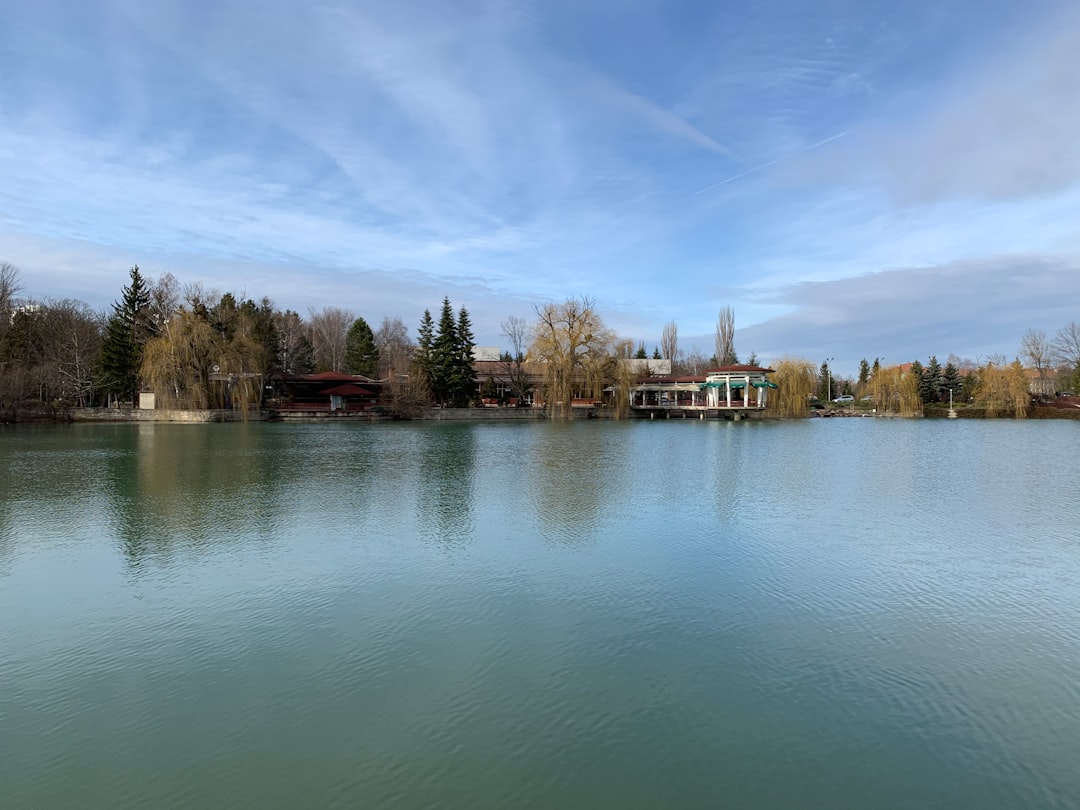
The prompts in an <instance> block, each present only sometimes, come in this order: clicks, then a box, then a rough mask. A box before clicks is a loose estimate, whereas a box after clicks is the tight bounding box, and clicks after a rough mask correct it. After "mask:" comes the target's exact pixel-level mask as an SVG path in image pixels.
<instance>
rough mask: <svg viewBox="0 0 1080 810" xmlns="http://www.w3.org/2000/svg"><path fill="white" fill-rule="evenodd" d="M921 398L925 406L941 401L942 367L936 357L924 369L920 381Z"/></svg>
mask: <svg viewBox="0 0 1080 810" xmlns="http://www.w3.org/2000/svg"><path fill="white" fill-rule="evenodd" d="M919 397H920V398H921V399H922V401H923V404H930V403H931V402H940V401H941V365H940V364H939V363H938V359H937V356H936V355H934V356H932V357H931V358H930V362H929V363H927V365H926V368H924V369H923V373H922V379H921V380H919Z"/></svg>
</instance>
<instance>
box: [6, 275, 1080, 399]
mask: <svg viewBox="0 0 1080 810" xmlns="http://www.w3.org/2000/svg"><path fill="white" fill-rule="evenodd" d="M21 293H22V282H21V278H20V275H19V272H18V270H17V268H16V267H15V266H14V265H12V264H11V263H9V262H0V407H5V408H11V407H14V406H15V405H18V404H20V403H26V402H34V403H38V404H39V405H42V404H44V405H45V406H55V407H60V408H63V407H68V406H83V407H85V406H96V405H108V404H112V405H116V404H119V403H129V404H134V403H135V402H137V399H138V394H139V392H140V391H144V390H148V391H153V392H154V394H155V396H156V401H157V405H158V406H159V407H168V408H178V409H202V408H221V407H235V408H248V407H257V406H259V405H260V404H262V402H263V400H264V398H265V397H266V396H268V395H273V393H274V391H275V385H276V384H277V383H278V382H279V381H281V380H284V379H288V378H291V377H295V376H301V375H305V374H309V373H312V372H324V371H326V372H338V373H346V374H351V375H360V376H362V377H364V378H370V379H371V380H377V381H379V382H380V388H381V396H382V398H383V399H384V400H385V401H386V402H387V403H388V404H389V405H390V407H392V408H393V409H394V410H395V411H396V412H397V413H398V414H399V415H402V416H408V415H413V414H416V413H419V412H420V411H422V410H423V409H424V408H426V407H429V406H431V405H442V406H447V407H466V406H471V405H474V404H479V402H480V398H481V393H482V392H483V391H486V395H485V396H486V397H487V399H488V401H489V402H490V401H496V402H499V403H501V404H510V403H515V404H524V403H527V402H531V403H533V404H543V405H544V406H545V407H546V408H547V409H548V411H549V413H551V414H552V415H554V416H562V417H569V416H570V415H571V413H572V409H573V408H574V407H575V405H589V404H591V403H593V402H601V401H604V402H605V403H606V404H607V405H608V406H609V407H610V408H611V411H610V412H611V413H612V415H614V416H616V417H625V416H627V415H628V412H629V404H628V402H629V391H630V389H631V388H633V386H635V385H636V384H637V383H638V382H640V380H641V378H642V377H644V376H647V375H649V374H652V373H654V372H655V368H664V369H665V370H666V369H670V373H671V374H673V375H687V376H692V375H701V374H702V373H703V372H704V370H705V369H707V368H710V367H715V366H718V365H733V364H737V363H738V362H739V357H738V354H737V353H736V350H735V314H734V310H733V309H732V308H731V307H726V306H725V307H722V308H721V309H720V311H719V314H718V316H717V320H716V330H715V346H714V347H713V348H714V351H713V353H712V356H710V357H706V356H705V355H704V353H702V352H701V351H699V350H698V349H697V347H691V348H690V349H689V350H687V349H685V348H682V347H680V346H679V336H678V325H677V324H676V322H675V321H670V322H669V323H667V324H665V325H664V328H663V332H662V334H661V335H660V339H659V342H658V344H656V345H655V346H654V347H653V349H652V353H651V355H650V354H649V352H648V350H647V348H646V345H645V342H644V341H641V340H638V341H633V340H630V339H627V338H622V337H620V336H618V335H616V334H615V332H614V331H613V330H611V329H610V328H608V327H607V326H606V325H605V324H604V321H603V318H602V317H601V314H600V312H599V310H598V308H597V305H596V302H595V301H594V300H592V299H590V298H588V297H570V298H567V299H566V300H564V301H562V302H552V303H545V304H542V305H537V306H536V307H535V308H534V317H533V318H532V319H531V320H530V319H526V318H521V317H518V316H510V317H509V318H508V319H507V320H506V321H504V322H503V323H502V325H501V326H502V335H503V336H504V337H505V338H506V340H507V341H508V346H507V347H506V348H505V349H503V350H501V353H500V355H499V360H498V361H497V362H496V363H494V364H493V365H492V364H490V363H489V367H488V369H489V370H488V372H487V374H488V376H487V377H486V378H481V377H480V376H479V374H478V372H477V365H478V364H477V363H476V362H475V356H474V348H475V347H474V343H475V338H474V336H473V327H472V323H471V318H470V316H469V312H468V310H467V309H466V308H465V307H459V308H457V309H456V310H455V309H454V307H453V305H452V304H451V302H450V301H449V299H447V298H444V300H443V302H442V305H441V307H440V308H439V310H438V312H439V317H438V320H437V321H436V320H435V319H434V318H433V317H432V314H431V310H430V309H427V310H424V312H423V315H422V317H421V318H420V321H419V323H418V324H417V325H416V326H415V339H414V338H413V337H412V335H413V334H414V331H413V329H412V328H410V327H409V326H408V325H407V324H406V323H405V322H404V321H402V319H401V318H400V317H396V316H395V317H383V318H382V320H381V322H380V324H379V326H378V327H377V328H372V326H371V323H374V321H371V322H370V323H369V321H368V320H366V319H365V318H363V317H361V316H359V315H357V314H356V313H354V312H351V311H349V310H347V309H343V308H340V307H324V308H323V309H314V308H312V309H310V310H309V311H308V313H307V314H306V315H301V314H299V313H297V312H295V311H293V310H290V309H284V310H283V309H280V308H279V307H277V306H275V304H274V303H273V302H272V301H270V300H269V299H268V298H265V297H264V298H259V299H256V298H253V297H246V296H243V295H240V296H238V295H234V294H233V293H231V292H224V293H219V292H217V291H212V290H206V289H204V288H203V287H202V286H200V285H198V284H189V285H181V283H180V282H179V281H178V280H177V279H176V278H175V277H173V276H172V275H171V274H169V273H165V274H163V275H162V276H160V277H159V278H156V279H154V278H148V277H145V276H144V275H143V274H142V272H141V271H140V270H139V268H138V266H135V267H133V268H131V270H130V271H129V273H128V281H127V283H126V284H125V285H124V286H123V287H122V288H121V289H120V291H119V296H118V298H117V300H116V302H115V303H114V304H113V305H112V307H111V308H110V309H109V310H108V311H106V312H98V311H95V310H93V309H92V308H91V307H89V306H88V305H87V304H85V303H83V302H80V301H71V300H64V299H43V300H32V299H28V298H25V297H22V295H21ZM650 360H652V361H658V362H657V363H655V367H650V365H649V361H650ZM747 363H748V364H749V365H751V366H756V365H758V358H757V357H756V355H755V354H753V353H751V354H750V355H749V357H748V359H747ZM829 363H830V361H825V362H824V363H822V364H821V365H820V367H818V368H815V366H814V363H813V362H811V361H809V360H805V359H797V358H784V359H780V360H777V361H775V363H774V369H775V374H774V376H773V380H774V381H775V382H776V384H777V385H778V389H777V390H775V391H772V392H771V393H770V396H769V410H770V411H771V412H772V413H774V414H776V415H778V416H784V417H788V418H795V417H800V416H806V415H807V414H808V412H809V410H810V407H811V403H812V402H813V401H814V397H815V396H816V397H817V399H818V400H819V401H824V400H829V399H834V398H836V397H838V396H845V397H847V396H850V397H852V398H853V399H854V400H855V403H853V405H855V404H856V403H857V406H858V408H859V409H863V408H865V409H868V410H872V411H874V412H877V413H881V414H888V415H894V414H895V415H901V416H911V415H916V414H919V413H921V412H922V411H923V409H924V408H935V407H938V406H941V405H943V404H944V403H950V404H951V405H952V406H953V407H955V408H972V409H973V412H974V411H977V412H979V413H981V414H983V415H985V416H991V417H992V416H1007V417H1016V418H1022V417H1023V416H1025V415H1027V414H1028V413H1029V410H1030V407H1031V403H1032V397H1033V395H1034V396H1035V397H1036V398H1039V397H1044V398H1045V397H1053V396H1054V394H1055V393H1057V392H1066V391H1071V392H1073V393H1075V392H1077V391H1078V390H1080V325H1078V324H1077V323H1075V322H1073V323H1069V324H1067V325H1066V326H1064V327H1062V328H1061V329H1059V330H1058V331H1057V332H1056V333H1055V334H1054V335H1053V336H1052V337H1048V336H1047V334H1046V333H1045V332H1042V331H1039V330H1034V329H1029V330H1028V331H1027V332H1025V334H1024V335H1023V336H1022V338H1021V341H1020V346H1019V352H1018V354H1017V357H1016V358H1015V359H1013V360H1011V361H1010V360H1008V359H1007V358H1005V357H1000V356H998V357H991V358H988V359H985V360H981V361H979V362H975V361H971V360H968V359H963V358H959V357H956V356H954V355H950V356H949V357H948V358H947V360H946V362H945V363H944V365H942V364H941V363H939V362H938V359H937V357H936V356H931V357H929V358H928V359H927V362H926V363H925V365H924V364H923V363H921V362H919V361H913V362H911V363H904V364H900V365H893V366H885V365H883V364H882V362H881V360H880V359H879V358H875V359H874V360H873V362H870V361H868V360H867V359H863V360H862V361H861V363H860V365H859V372H858V375H857V377H855V378H850V379H849V378H844V377H842V376H839V375H835V374H834V373H833V370H832V368H830V365H829ZM661 364H662V365H661ZM496 372H497V376H498V383H496V380H495V376H496Z"/></svg>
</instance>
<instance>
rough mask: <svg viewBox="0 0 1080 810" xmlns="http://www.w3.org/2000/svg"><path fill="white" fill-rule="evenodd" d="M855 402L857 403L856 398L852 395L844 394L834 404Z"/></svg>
mask: <svg viewBox="0 0 1080 810" xmlns="http://www.w3.org/2000/svg"><path fill="white" fill-rule="evenodd" d="M854 401H855V397H853V396H852V395H851V394H842V395H841V396H838V397H837V398H836V399H834V400H833V402H854Z"/></svg>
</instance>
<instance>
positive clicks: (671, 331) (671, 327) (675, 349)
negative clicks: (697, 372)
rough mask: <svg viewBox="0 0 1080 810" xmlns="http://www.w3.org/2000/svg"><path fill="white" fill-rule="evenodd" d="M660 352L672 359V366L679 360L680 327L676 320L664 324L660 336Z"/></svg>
mask: <svg viewBox="0 0 1080 810" xmlns="http://www.w3.org/2000/svg"><path fill="white" fill-rule="evenodd" d="M660 354H661V355H663V356H664V357H666V358H667V359H668V360H670V361H671V365H672V367H674V366H675V365H676V364H677V363H678V362H679V327H678V325H677V324H676V323H675V321H669V322H668V323H666V324H664V331H663V333H662V334H661V336H660Z"/></svg>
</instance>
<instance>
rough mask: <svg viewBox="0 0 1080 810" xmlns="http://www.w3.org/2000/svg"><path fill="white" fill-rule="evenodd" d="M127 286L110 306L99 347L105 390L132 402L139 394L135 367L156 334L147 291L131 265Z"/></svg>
mask: <svg viewBox="0 0 1080 810" xmlns="http://www.w3.org/2000/svg"><path fill="white" fill-rule="evenodd" d="M130 276H131V283H130V284H128V285H127V286H126V287H124V289H123V291H122V294H121V296H120V300H119V301H116V302H114V303H113V312H112V315H111V316H110V318H109V321H108V324H107V325H106V327H105V339H104V341H103V342H102V344H101V367H102V371H103V373H104V376H105V390H106V392H107V393H109V394H112V395H114V396H117V397H121V398H123V399H129V400H131V402H132V403H134V402H135V398H136V395H137V394H138V391H139V366H140V365H141V364H142V354H143V347H144V346H145V345H146V342H147V341H148V340H149V339H150V338H151V337H153V336H154V334H155V333H156V327H155V325H154V324H153V322H152V320H151V318H150V317H149V315H150V289H149V287H148V286H147V284H146V281H145V280H144V279H143V277H142V274H141V273H140V272H139V266H138V265H135V266H134V267H132V268H131V271H130Z"/></svg>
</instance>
